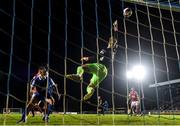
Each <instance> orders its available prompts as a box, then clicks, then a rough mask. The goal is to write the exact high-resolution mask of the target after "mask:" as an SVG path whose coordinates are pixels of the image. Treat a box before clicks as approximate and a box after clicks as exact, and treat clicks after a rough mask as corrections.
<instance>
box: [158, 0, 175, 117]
mask: <svg viewBox="0 0 180 126" xmlns="http://www.w3.org/2000/svg"><path fill="white" fill-rule="evenodd" d="M157 2H158V10H159V14H160V24H161V31H162V37H163V49H164V57H165V65H166V72H167V80H168V81H169V80H170V79H169V66H168V61H167V51H166V38H165V33H164V26H163V22H162V13H161V8H160V3H159V0H157ZM169 97H170V102H171V110H172V111H173V108H174V107H173V98H172V91H171V85H169ZM173 118H174V111H173Z"/></svg>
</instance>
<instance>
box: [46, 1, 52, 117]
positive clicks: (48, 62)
mask: <svg viewBox="0 0 180 126" xmlns="http://www.w3.org/2000/svg"><path fill="white" fill-rule="evenodd" d="M47 43H48V51H47V66H46V67H47V72H46V76H47V83H46V97H45V98H46V99H47V95H48V89H49V80H50V78H49V67H50V51H51V0H48V41H47ZM46 110H47V102H46V103H45V116H46V114H47V112H46Z"/></svg>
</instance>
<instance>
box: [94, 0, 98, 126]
mask: <svg viewBox="0 0 180 126" xmlns="http://www.w3.org/2000/svg"><path fill="white" fill-rule="evenodd" d="M95 15H96V48H97V50H96V54H97V55H96V60H97V63H99V27H98V23H99V20H98V4H97V0H95ZM97 72H98V73H97V74H98V75H99V71H97ZM98 96H99V86H98V87H97V108H96V109H97V112H96V113H97V114H99V111H98V106H99V100H98ZM98 124H99V118H98Z"/></svg>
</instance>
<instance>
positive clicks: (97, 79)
mask: <svg viewBox="0 0 180 126" xmlns="http://www.w3.org/2000/svg"><path fill="white" fill-rule="evenodd" d="M116 48H117V39H114V38H113V37H111V38H110V39H109V43H108V47H107V49H112V50H113V52H116ZM109 52H110V51H109ZM107 54H110V53H107V51H106V50H105V49H102V50H101V51H100V53H99V55H100V58H99V62H95V61H94V62H91V63H86V64H83V65H81V66H78V67H77V73H76V74H69V75H66V77H67V78H69V79H71V80H74V81H76V82H81V80H82V77H83V74H84V73H89V74H91V75H92V77H91V79H90V82H89V84H88V86H87V88H86V92H87V93H86V95H85V96H84V98H83V100H84V101H87V100H88V99H90V98H91V97H92V95H93V94H94V91H95V88H96V87H98V86H99V84H100V83H101V82H102V81H103V80H104V79H105V78H106V76H107V74H108V70H107V67H106V65H105V64H106V63H107V62H106V61H105V59H107V56H106V57H105V55H107ZM94 59H96V58H95V57H82V58H81V61H88V62H90V61H93V60H94ZM108 61H109V59H108Z"/></svg>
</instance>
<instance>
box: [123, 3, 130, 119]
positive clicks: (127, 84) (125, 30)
mask: <svg viewBox="0 0 180 126" xmlns="http://www.w3.org/2000/svg"><path fill="white" fill-rule="evenodd" d="M124 8H125V6H124V1H122V12H123V10H124ZM123 26H124V44H125V50H124V51H125V59H126V61H125V62H126V71H128V64H129V62H128V50H127V49H128V45H127V34H126V33H127V28H126V19H125V17H124V18H123ZM128 95H129V80H128V79H127V81H126V105H127V110H128V109H129V105H128ZM128 122H129V116H128Z"/></svg>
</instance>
